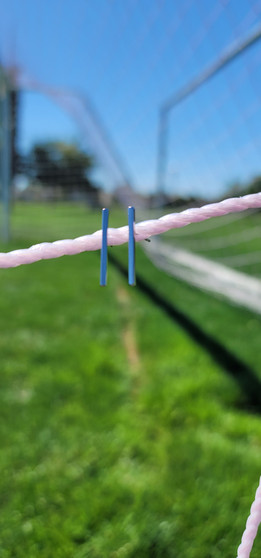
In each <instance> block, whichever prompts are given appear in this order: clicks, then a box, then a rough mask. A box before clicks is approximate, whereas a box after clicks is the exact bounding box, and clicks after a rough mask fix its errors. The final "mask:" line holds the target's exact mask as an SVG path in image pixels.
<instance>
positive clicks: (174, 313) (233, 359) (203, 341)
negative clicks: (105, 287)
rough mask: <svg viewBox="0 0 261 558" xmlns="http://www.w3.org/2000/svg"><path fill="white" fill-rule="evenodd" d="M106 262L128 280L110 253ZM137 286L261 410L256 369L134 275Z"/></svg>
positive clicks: (122, 266)
mask: <svg viewBox="0 0 261 558" xmlns="http://www.w3.org/2000/svg"><path fill="white" fill-rule="evenodd" d="M109 261H110V262H111V263H112V264H113V265H114V267H115V268H116V269H117V270H118V271H119V272H120V273H121V274H122V275H123V276H124V277H126V278H127V279H128V270H127V269H126V268H125V266H124V265H123V264H122V263H121V262H120V261H119V260H118V259H117V258H115V256H113V255H112V254H109ZM136 279H137V281H136V285H137V288H138V289H139V290H140V291H142V292H143V293H144V294H145V295H146V296H147V297H148V298H149V299H150V300H151V301H152V302H153V303H154V304H156V305H157V306H158V307H159V308H161V310H163V311H164V312H165V314H167V315H168V316H169V317H170V318H171V319H172V320H173V321H174V322H175V323H177V324H178V325H180V326H181V327H182V328H183V329H184V331H186V333H187V334H188V335H189V336H190V337H191V338H192V339H193V340H194V341H196V343H198V344H199V345H200V346H201V347H203V348H204V349H205V350H206V351H207V352H208V353H209V354H210V355H211V357H212V358H213V359H214V360H215V362H217V364H219V365H220V366H221V367H222V368H223V370H225V371H226V372H227V373H228V374H230V375H231V376H232V377H233V378H234V380H235V381H236V382H237V383H238V385H239V386H240V388H241V390H242V392H243V395H244V398H245V399H246V400H247V401H246V403H247V406H248V407H251V409H252V410H253V411H255V412H259V413H260V412H261V382H260V380H259V379H258V378H257V377H256V375H255V372H254V371H253V370H252V368H250V367H249V366H248V365H247V364H245V363H244V362H243V361H242V360H240V359H239V358H238V357H237V356H236V355H234V354H233V353H232V352H231V351H230V350H229V349H227V348H226V347H224V345H222V344H221V343H220V342H219V341H216V339H215V338H214V337H212V336H211V335H209V334H208V333H206V332H205V331H204V330H203V329H202V328H201V327H200V326H199V325H198V324H197V323H196V322H194V321H193V320H192V319H191V318H190V317H188V316H187V315H186V314H184V312H182V311H181V310H179V309H178V308H176V307H175V306H174V305H173V304H172V302H170V301H169V300H167V298H165V297H164V296H162V295H161V294H160V293H158V292H157V291H156V290H155V289H154V287H153V286H151V285H150V284H149V283H148V282H147V281H146V280H144V279H143V278H142V277H140V276H139V275H137V277H136Z"/></svg>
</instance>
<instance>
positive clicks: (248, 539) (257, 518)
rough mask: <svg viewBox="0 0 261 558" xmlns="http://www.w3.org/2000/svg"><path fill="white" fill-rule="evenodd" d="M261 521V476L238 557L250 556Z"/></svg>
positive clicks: (245, 557) (247, 557)
mask: <svg viewBox="0 0 261 558" xmlns="http://www.w3.org/2000/svg"><path fill="white" fill-rule="evenodd" d="M260 522H261V477H260V481H259V486H258V488H257V491H256V495H255V499H254V502H253V504H252V506H251V509H250V515H249V517H248V520H247V522H246V528H245V531H244V533H243V536H242V539H241V544H240V545H239V547H238V550H237V558H249V555H250V552H251V550H252V546H253V543H254V540H255V538H256V534H257V530H258V527H259V524H260Z"/></svg>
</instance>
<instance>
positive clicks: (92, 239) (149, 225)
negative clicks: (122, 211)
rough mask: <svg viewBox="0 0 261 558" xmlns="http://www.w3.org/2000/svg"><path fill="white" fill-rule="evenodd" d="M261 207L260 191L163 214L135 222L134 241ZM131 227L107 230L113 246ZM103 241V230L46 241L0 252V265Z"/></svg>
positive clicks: (94, 247)
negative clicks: (75, 236) (156, 217)
mask: <svg viewBox="0 0 261 558" xmlns="http://www.w3.org/2000/svg"><path fill="white" fill-rule="evenodd" d="M254 208H261V192H259V193H258V194H250V195H247V196H243V197H241V198H230V199H227V200H223V201H221V202H217V203H211V204H208V205H204V206H203V207H199V208H194V209H186V210H185V211H182V212H181V213H171V214H169V215H164V216H163V217H160V219H152V220H149V221H143V222H141V223H137V224H136V225H135V240H136V241H137V242H140V241H141V240H145V239H146V238H148V237H150V236H153V235H158V234H161V233H164V232H167V231H169V230H171V229H176V228H180V227H185V226H186V225H189V224H191V223H199V222H200V221H205V220H206V219H210V218H211V217H220V216H222V215H227V214H228V213H235V212H238V211H244V210H246V209H254ZM128 238H129V229H128V226H125V227H120V228H118V229H112V228H110V229H108V236H107V241H108V245H110V246H118V245H120V244H124V243H125V242H128ZM101 242H102V231H96V232H95V233H93V234H91V235H86V236H81V237H78V238H75V239H72V240H71V239H68V240H57V241H55V242H51V243H50V242H43V243H42V244H36V245H34V246H31V247H30V248H25V249H22V250H14V251H12V252H7V253H3V252H2V253H0V268H8V267H17V266H19V265H22V264H29V263H33V262H37V261H39V260H48V259H52V258H59V257H60V256H66V255H70V256H72V255H74V254H80V253H81V252H86V251H91V250H99V249H100V248H101Z"/></svg>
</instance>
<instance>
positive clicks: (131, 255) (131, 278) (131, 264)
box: [100, 207, 135, 287]
mask: <svg viewBox="0 0 261 558" xmlns="http://www.w3.org/2000/svg"><path fill="white" fill-rule="evenodd" d="M108 223H109V210H108V209H105V208H104V209H103V210H102V247H101V270H100V286H101V287H105V286H106V284H107V260H108V255H107V252H108V244H107V230H108ZM134 223H135V209H134V207H128V226H129V246H128V282H129V285H132V286H134V285H135V238H134Z"/></svg>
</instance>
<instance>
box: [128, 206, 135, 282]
mask: <svg viewBox="0 0 261 558" xmlns="http://www.w3.org/2000/svg"><path fill="white" fill-rule="evenodd" d="M134 222H135V209H134V207H128V225H129V246H128V252H129V270H128V278H129V285H132V286H134V285H135V283H136V280H135V237H134Z"/></svg>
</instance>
